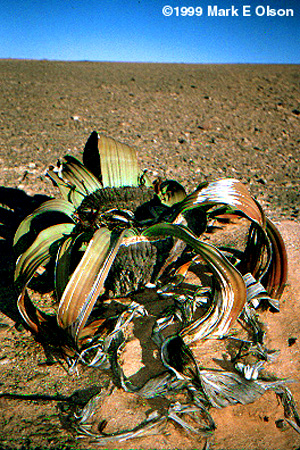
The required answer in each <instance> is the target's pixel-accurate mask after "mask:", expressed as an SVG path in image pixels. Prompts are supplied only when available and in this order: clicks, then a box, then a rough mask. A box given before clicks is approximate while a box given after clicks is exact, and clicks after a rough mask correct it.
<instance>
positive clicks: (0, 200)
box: [0, 186, 49, 324]
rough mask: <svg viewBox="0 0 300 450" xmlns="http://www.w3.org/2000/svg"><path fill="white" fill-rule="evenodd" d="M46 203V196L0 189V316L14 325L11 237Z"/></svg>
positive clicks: (15, 296)
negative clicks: (26, 218)
mask: <svg viewBox="0 0 300 450" xmlns="http://www.w3.org/2000/svg"><path fill="white" fill-rule="evenodd" d="M46 200H49V197H48V196H46V195H41V194H39V195H34V196H33V197H31V196H29V195H27V194H26V193H25V192H24V191H22V190H20V189H16V188H8V187H4V186H1V187H0V312H2V313H3V314H5V315H6V316H7V317H9V318H10V319H11V320H13V321H14V322H15V323H16V324H19V323H20V322H21V316H20V314H19V311H18V308H17V293H16V291H15V288H14V266H15V255H14V250H13V239H14V234H15V232H16V230H17V228H18V226H19V224H20V222H21V221H22V220H23V219H24V218H25V217H26V216H27V215H28V214H31V213H32V212H33V211H34V209H36V208H37V207H38V206H39V205H41V203H43V202H45V201H46Z"/></svg>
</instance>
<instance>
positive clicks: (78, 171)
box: [62, 155, 102, 195]
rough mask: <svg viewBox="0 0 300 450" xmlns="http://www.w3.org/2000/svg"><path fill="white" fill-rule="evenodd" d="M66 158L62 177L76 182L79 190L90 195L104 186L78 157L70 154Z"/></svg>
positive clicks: (73, 182)
mask: <svg viewBox="0 0 300 450" xmlns="http://www.w3.org/2000/svg"><path fill="white" fill-rule="evenodd" d="M64 159H65V160H66V162H64V163H63V168H62V177H63V178H66V179H67V181H69V182H70V183H71V184H74V185H75V186H76V189H77V190H78V191H79V192H81V193H83V194H84V195H88V194H92V193H93V192H95V191H97V190H98V189H101V188H102V185H101V183H100V181H99V180H98V179H97V178H96V177H95V175H93V173H92V172H90V171H89V170H88V169H87V168H86V167H85V166H84V165H83V164H82V163H81V162H80V161H79V160H78V159H76V158H74V156H70V155H67V156H65V157H64Z"/></svg>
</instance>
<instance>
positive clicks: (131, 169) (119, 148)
mask: <svg viewBox="0 0 300 450" xmlns="http://www.w3.org/2000/svg"><path fill="white" fill-rule="evenodd" d="M98 145H99V153H100V161H101V175H102V183H103V186H104V187H120V186H137V185H138V179H139V176H140V174H141V171H140V170H139V167H138V162H137V156H136V151H135V149H134V148H131V147H129V145H126V144H122V143H120V142H117V141H115V140H114V139H112V138H109V137H106V136H103V135H101V134H100V135H99V141H98Z"/></svg>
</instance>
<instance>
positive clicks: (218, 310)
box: [14, 132, 300, 445]
mask: <svg viewBox="0 0 300 450" xmlns="http://www.w3.org/2000/svg"><path fill="white" fill-rule="evenodd" d="M48 176H49V177H50V179H51V180H52V182H53V183H54V184H55V186H57V187H58V189H59V191H60V195H61V198H59V199H51V200H48V201H46V202H45V203H43V204H42V205H41V206H39V207H38V208H37V209H36V210H35V211H34V212H33V213H32V214H30V215H29V216H28V217H26V218H25V219H24V220H23V221H22V222H21V224H20V226H19V227H18V229H17V232H16V234H15V239H14V250H15V253H16V268H15V286H16V289H17V291H18V309H19V312H20V313H21V316H22V318H23V320H24V322H25V324H26V326H27V327H29V329H31V331H32V332H33V333H34V335H35V336H36V337H37V339H38V340H39V341H40V342H42V344H43V345H44V347H45V348H47V351H48V352H49V351H51V352H52V354H53V355H55V357H56V358H57V359H59V360H60V361H61V360H63V361H65V364H66V365H67V367H68V370H69V371H71V372H74V371H76V370H77V367H78V365H79V364H80V365H85V366H90V367H97V368H99V370H110V371H111V373H112V377H113V379H114V383H115V384H116V385H117V386H119V387H122V388H123V389H124V390H125V391H127V392H130V393H132V394H133V395H135V396H137V398H144V399H151V398H158V397H162V398H164V399H165V400H166V404H165V405H167V406H165V407H163V408H160V409H156V410H152V411H150V412H149V411H144V412H141V414H140V420H139V423H136V424H132V422H131V421H130V424H129V426H128V429H126V430H117V431H116V430H114V429H111V428H110V424H109V421H107V420H104V419H103V420H102V421H100V422H98V423H97V424H95V421H93V419H92V417H93V416H96V412H97V410H98V409H99V408H101V404H102V403H103V402H104V398H105V395H106V394H107V395H109V393H110V391H107V392H104V391H103V392H100V394H98V395H96V396H94V397H92V398H91V400H90V401H89V402H88V403H87V404H86V405H85V406H84V408H83V409H81V410H80V411H77V412H76V413H75V415H74V426H75V428H76V430H77V432H78V433H79V436H85V437H89V438H90V439H91V440H92V441H95V442H97V443H99V444H101V445H105V444H107V443H108V442H111V441H122V440H128V439H132V438H136V437H140V436H145V435H148V434H153V433H160V432H161V431H162V430H163V429H164V427H166V424H167V423H168V421H173V422H174V423H176V424H178V425H180V426H181V427H183V428H184V429H185V430H187V431H188V432H191V433H195V434H199V435H200V436H204V437H207V438H209V437H210V436H211V434H212V432H213V430H214V429H215V424H214V421H213V419H212V417H211V415H210V412H209V410H210V408H211V407H217V408H223V407H226V406H228V405H231V404H236V403H241V404H247V403H251V402H253V401H255V400H256V399H258V398H259V397H260V396H261V395H263V394H264V392H265V391H267V390H273V391H274V392H275V393H276V395H277V396H278V398H280V399H281V401H282V404H283V407H284V411H285V415H286V417H287V421H288V423H290V425H291V426H292V427H293V428H294V429H295V430H296V431H297V432H299V431H300V419H299V416H298V413H297V410H296V407H295V404H294V401H293V397H292V394H291V392H290V390H289V389H288V388H287V386H286V385H285V383H284V381H283V380H282V379H277V378H275V377H274V376H270V375H269V374H268V373H267V371H266V370H265V369H264V364H265V363H267V362H268V361H272V360H273V359H274V351H273V350H270V349H268V348H267V347H266V345H265V331H264V329H263V327H262V326H261V324H260V322H259V320H258V317H257V311H258V310H259V309H270V310H271V311H273V312H278V311H279V299H280V297H281V294H282V292H283V289H284V286H285V282H286V277H287V257H286V251H285V246H284V243H283V240H282V237H281V235H280V233H279V231H278V230H277V228H276V226H275V225H274V224H273V223H272V221H271V220H270V219H268V217H266V216H265V214H264V212H263V210H262V208H261V206H260V205H259V204H258V202H257V201H256V200H255V199H254V198H252V197H251V195H250V194H249V192H248V190H247V188H246V187H245V186H244V185H243V184H242V183H241V182H240V181H238V180H236V179H220V180H216V181H213V182H204V183H202V184H200V185H199V186H198V187H197V188H196V189H195V190H194V191H193V192H191V193H189V194H188V193H187V192H186V191H185V189H184V187H183V186H182V185H181V184H180V183H178V182H177V181H175V180H162V179H161V178H160V177H158V178H156V179H154V180H150V179H149V178H148V176H147V173H146V172H145V171H141V170H140V169H139V167H138V164H137V157H136V152H135V150H134V149H133V148H131V147H129V146H128V145H125V144H122V143H120V142H117V141H115V140H114V139H112V138H110V137H106V136H104V135H101V134H98V133H96V132H93V133H92V134H91V136H90V137H89V139H88V141H87V143H86V146H85V148H84V151H83V155H82V162H80V161H79V160H78V159H76V158H74V157H73V156H70V155H69V156H66V157H65V158H64V160H63V161H60V162H59V163H58V164H57V166H56V167H50V168H49V170H48ZM226 230H229V231H227V234H226ZM236 231H238V238H237V239H235V236H234V234H233V233H235V232H236ZM241 233H242V235H243V237H242V238H241V236H240V234H241ZM208 236H212V238H211V239H208ZM224 236H225V238H224ZM45 280H47V283H50V284H51V289H50V291H51V295H49V296H48V298H47V300H48V302H44V304H41V302H40V301H39V300H37V297H36V293H37V292H38V291H39V287H40V286H41V285H42V284H43V283H45V282H46V281H45ZM149 299H150V300H149ZM57 305H58V306H57ZM147 317H148V318H149V317H151V320H152V322H151V326H152V331H151V335H149V342H148V343H147V345H149V346H151V345H156V349H157V350H156V355H157V359H158V360H159V363H160V364H161V373H159V374H158V375H156V376H154V377H151V378H149V379H148V380H147V381H146V382H145V384H143V385H142V386H135V385H134V384H133V383H132V382H131V380H130V375H128V373H127V374H126V370H125V368H124V367H123V364H122V360H123V357H124V353H126V344H128V343H129V342H132V341H133V335H134V327H135V326H136V321H137V320H140V319H141V320H142V319H144V318H147ZM212 339H220V340H222V342H224V343H225V344H226V349H227V352H228V358H229V361H230V366H231V370H220V369H216V368H213V369H212V368H208V367H205V366H204V365H202V363H201V362H200V361H198V359H196V357H195V356H194V349H195V348H200V346H201V343H203V342H205V341H207V340H212ZM150 341H151V342H150ZM141 411H142V408H141ZM130 425H131V426H130ZM132 425H133V426H132Z"/></svg>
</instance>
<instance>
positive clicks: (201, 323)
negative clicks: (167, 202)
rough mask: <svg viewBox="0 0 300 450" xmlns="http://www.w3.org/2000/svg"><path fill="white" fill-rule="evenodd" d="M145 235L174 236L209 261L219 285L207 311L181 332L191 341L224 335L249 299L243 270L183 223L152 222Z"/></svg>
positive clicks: (186, 341) (185, 338) (188, 341)
mask: <svg viewBox="0 0 300 450" xmlns="http://www.w3.org/2000/svg"><path fill="white" fill-rule="evenodd" d="M143 235H144V236H147V237H148V238H151V237H158V236H174V237H176V238H178V239H181V240H182V241H184V242H185V243H186V244H187V245H189V246H190V247H191V248H192V249H193V250H194V251H195V252H196V253H198V254H199V255H200V256H201V257H202V258H203V259H204V260H205V261H206V263H207V264H208V265H209V267H210V269H211V270H212V272H213V273H214V275H215V277H216V280H217V282H218V289H216V292H215V297H214V299H213V303H212V305H211V307H210V308H209V310H208V311H207V313H206V314H205V315H204V316H203V317H201V318H200V319H197V320H195V321H194V322H192V323H191V324H190V325H188V326H187V327H186V328H184V329H183V330H182V331H181V332H180V335H181V336H182V338H183V340H184V342H185V343H186V344H189V343H191V342H193V341H196V340H198V339H203V338H207V337H220V336H224V335H225V334H226V333H227V331H228V329H229V328H230V327H231V325H232V324H233V323H234V321H235V320H236V319H237V318H238V316H239V315H240V313H241V311H242V309H243V307H244V305H245V303H246V286H245V283H244V280H243V278H242V276H241V274H240V272H239V271H238V270H237V269H236V268H235V267H234V266H233V265H232V264H231V263H230V262H229V261H228V260H227V259H226V258H225V256H223V254H222V253H221V252H220V251H219V250H218V249H216V248H215V247H213V246H212V245H209V244H207V243H204V242H201V241H200V240H199V239H197V238H196V236H195V235H194V234H193V233H192V232H190V231H189V230H188V229H187V228H184V227H183V226H181V225H174V224H159V225H153V226H152V227H150V228H148V229H147V230H145V231H144V232H143Z"/></svg>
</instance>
